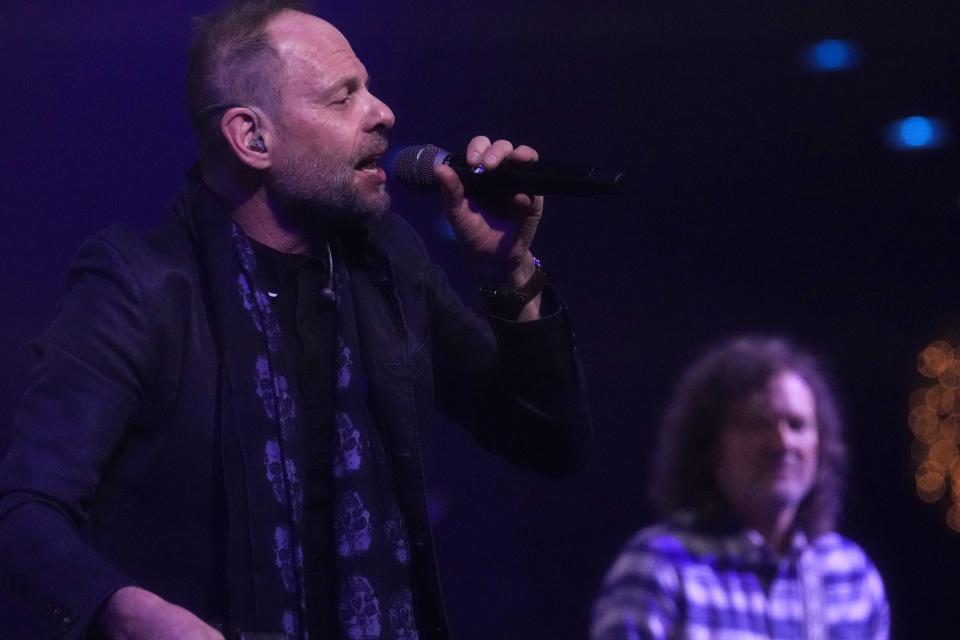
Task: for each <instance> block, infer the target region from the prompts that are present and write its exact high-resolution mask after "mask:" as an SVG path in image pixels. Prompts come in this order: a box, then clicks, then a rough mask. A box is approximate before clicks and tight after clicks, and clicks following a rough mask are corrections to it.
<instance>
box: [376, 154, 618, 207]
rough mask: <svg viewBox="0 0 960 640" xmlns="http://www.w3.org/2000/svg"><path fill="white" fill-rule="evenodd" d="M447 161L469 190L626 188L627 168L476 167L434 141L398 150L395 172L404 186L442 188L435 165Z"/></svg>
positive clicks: (588, 192)
mask: <svg viewBox="0 0 960 640" xmlns="http://www.w3.org/2000/svg"><path fill="white" fill-rule="evenodd" d="M440 164H445V165H447V166H449V167H450V168H451V169H453V170H454V171H456V172H457V175H458V176H460V180H461V181H462V182H463V186H464V188H465V189H466V191H467V193H470V194H474V195H476V194H480V193H495V192H509V193H528V194H530V195H548V194H559V195H568V196H598V195H608V194H617V193H620V191H621V190H622V189H623V183H624V178H623V172H622V171H614V170H610V169H597V168H594V167H583V166H576V165H569V164H560V163H558V162H504V163H503V164H501V165H500V166H498V167H497V168H496V169H491V170H488V171H484V170H483V169H482V168H479V170H474V169H473V168H471V167H470V166H468V165H467V160H466V158H465V157H464V156H463V155H461V154H453V153H450V152H449V151H444V150H443V149H440V148H439V147H435V146H433V145H432V144H425V145H419V146H414V147H405V148H403V149H401V150H400V151H399V152H398V153H397V159H396V161H395V162H394V163H393V175H394V176H395V177H396V178H397V181H398V182H400V184H402V185H403V186H405V187H407V188H408V189H412V190H413V191H419V192H421V193H426V192H429V191H435V190H437V189H439V188H440V185H439V183H438V182H437V181H436V180H435V179H434V177H433V167H434V166H437V165H440Z"/></svg>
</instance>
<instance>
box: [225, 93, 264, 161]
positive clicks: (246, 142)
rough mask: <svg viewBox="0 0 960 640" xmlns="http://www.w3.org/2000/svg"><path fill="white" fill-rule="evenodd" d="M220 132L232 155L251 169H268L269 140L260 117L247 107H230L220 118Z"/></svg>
mask: <svg viewBox="0 0 960 640" xmlns="http://www.w3.org/2000/svg"><path fill="white" fill-rule="evenodd" d="M220 131H221V132H222V133H223V137H224V138H225V139H226V141H227V146H229V147H230V149H231V151H233V155H234V156H236V158H237V159H238V160H239V161H240V162H242V163H243V164H245V165H247V166H248V167H250V168H251V169H258V170H263V169H268V168H269V167H270V165H271V162H270V140H269V135H268V132H267V131H265V130H264V127H263V126H262V120H261V119H260V115H259V114H258V113H257V112H256V111H254V110H253V109H250V108H249V107H232V108H230V109H227V110H226V111H225V112H224V114H223V117H222V118H220Z"/></svg>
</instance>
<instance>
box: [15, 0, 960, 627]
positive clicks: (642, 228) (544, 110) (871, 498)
mask: <svg viewBox="0 0 960 640" xmlns="http://www.w3.org/2000/svg"><path fill="white" fill-rule="evenodd" d="M409 4H410V6H408V5H407V3H404V4H399V3H396V4H395V3H387V2H350V3H337V4H336V5H334V4H333V3H330V6H322V5H321V9H320V13H321V15H324V16H326V17H327V18H328V19H330V21H331V22H333V23H334V24H336V25H338V26H339V27H340V28H341V29H342V30H343V31H344V33H345V34H346V35H347V37H348V38H349V39H350V40H351V42H352V43H353V45H354V49H355V50H356V51H357V53H358V55H359V56H360V57H361V59H362V60H364V62H365V63H366V65H367V67H368V69H369V70H370V73H371V75H372V77H373V81H374V84H373V89H374V91H375V93H377V94H378V95H379V96H380V97H382V98H383V99H384V100H385V101H386V102H387V103H388V104H390V105H391V106H392V107H393V109H394V111H395V112H396V113H397V116H398V123H397V126H396V128H395V129H394V132H393V135H392V144H393V146H394V147H395V148H399V147H401V146H405V145H408V144H414V143H419V142H433V143H436V144H439V145H441V146H446V147H448V148H455V149H456V148H460V147H462V146H463V145H464V144H465V143H466V141H467V139H468V138H469V137H470V136H471V135H473V134H475V133H486V134H488V135H490V136H491V137H507V138H509V139H512V140H515V141H523V142H526V143H529V144H531V145H533V146H535V147H536V148H538V149H539V150H540V152H541V157H543V158H548V159H553V160H568V161H578V162H584V163H592V164H597V165H602V166H609V167H619V168H623V169H625V170H626V171H627V172H628V174H629V177H630V180H631V183H632V184H631V186H632V190H631V192H630V193H628V194H627V195H625V196H623V197H620V198H613V199H595V200H576V199H561V198H554V199H552V200H550V201H549V202H548V209H547V213H546V218H545V220H544V222H543V225H542V231H541V233H540V236H539V238H538V242H537V246H536V250H537V251H536V252H537V254H538V255H539V256H540V257H541V258H542V259H543V261H544V263H545V265H546V266H547V269H548V270H549V273H550V276H551V278H552V280H553V282H554V283H556V285H557V286H558V288H559V289H560V290H561V291H562V293H563V295H564V297H565V298H566V300H567V302H568V304H569V306H570V308H571V309H572V311H573V313H574V315H575V320H576V325H577V329H578V336H579V344H580V347H581V351H582V354H583V361H584V365H585V368H586V371H587V375H588V380H589V386H590V396H591V403H592V409H593V415H594V420H595V425H596V431H597V436H596V449H595V454H594V457H593V462H592V465H591V467H590V469H589V470H588V471H587V472H586V473H585V474H583V475H581V476H580V477H577V478H573V479H567V480H561V481H549V480H544V479H541V478H538V477H535V476H533V475H531V474H529V473H527V472H524V471H520V470H517V469H514V468H512V467H510V466H509V465H508V464H506V463H504V462H501V461H499V460H497V459H495V458H493V457H492V456H489V455H488V454H486V453H484V452H482V451H480V450H478V449H477V448H476V447H474V446H473V445H472V444H471V443H470V442H469V441H468V440H467V438H466V437H464V436H463V435H462V434H461V433H460V432H459V431H458V430H457V429H455V428H452V427H451V428H448V427H449V425H443V427H444V428H442V429H438V430H437V433H436V434H435V450H434V455H433V459H432V469H433V474H432V486H433V491H434V499H433V502H434V511H435V513H436V519H437V525H436V528H437V533H438V535H439V539H440V554H441V566H442V570H443V573H444V577H445V587H446V592H447V596H448V600H449V611H450V616H451V620H452V623H453V626H454V628H455V630H456V631H458V632H459V635H460V637H461V638H464V639H468V640H472V639H477V640H479V639H481V638H483V639H487V638H571V639H572V638H582V637H584V636H585V633H586V626H587V621H588V618H589V605H590V602H591V600H592V598H593V596H594V594H595V593H596V590H597V586H598V584H599V581H600V579H601V576H602V575H603V572H604V571H605V570H606V568H607V566H608V565H609V563H610V561H611V560H612V558H613V557H614V555H615V554H616V553H617V551H618V549H619V548H620V546H621V545H622V544H623V542H624V541H625V540H626V538H627V537H628V535H629V534H630V533H631V532H632V531H634V530H635V529H636V528H638V527H639V526H642V525H644V524H647V523H649V522H651V521H652V519H653V517H654V514H653V513H652V512H651V511H650V509H649V507H648V506H647V504H646V502H645V490H646V487H647V478H648V475H649V474H648V468H649V461H650V453H651V447H652V445H653V442H654V438H653V433H654V430H655V425H656V422H657V419H658V417H659V412H660V410H661V408H662V406H663V404H664V402H665V400H666V398H667V396H668V394H669V391H670V388H671V386H672V384H673V382H674V381H675V380H676V378H677V376H678V375H679V373H680V372H681V371H682V369H683V367H684V366H685V364H686V363H688V362H689V361H690V359H691V358H693V357H695V356H696V355H697V353H699V352H700V350H701V349H703V348H704V347H705V346H707V345H709V344H711V343H713V342H715V341H716V340H718V339H722V338H724V337H728V336H730V335H733V334H735V333H738V332H740V331H744V330H751V331H763V332H775V333H782V334H785V335H788V336H792V337H794V338H796V339H797V340H799V341H800V342H801V343H803V344H805V345H807V346H809V347H811V348H812V349H814V350H815V351H817V352H819V353H821V354H824V355H825V356H826V357H827V359H828V361H829V363H830V364H831V367H832V371H833V373H834V375H835V377H836V379H837V381H838V383H839V388H840V392H841V396H842V398H843V400H844V402H845V405H846V408H847V416H848V423H849V440H850V444H851V449H852V452H853V456H852V458H853V460H852V473H851V486H850V490H849V498H848V501H847V510H846V513H845V516H844V519H843V522H842V526H841V530H842V531H843V532H845V533H847V534H849V535H851V536H852V537H854V538H855V539H857V540H858V541H860V542H861V543H862V545H863V546H864V547H865V548H866V549H867V551H868V553H869V554H870V555H871V556H872V557H873V558H874V560H875V561H876V564H877V565H878V566H879V568H880V570H881V572H882V573H883V575H884V576H885V579H886V583H887V587H888V591H889V595H890V599H891V602H892V607H893V616H894V623H895V627H894V630H895V634H896V635H897V636H899V637H910V638H921V637H943V636H944V635H947V634H950V633H952V632H955V630H956V628H957V625H956V623H955V622H952V621H954V620H956V606H957V605H956V594H957V592H958V591H957V589H956V588H955V586H954V584H955V580H956V579H957V577H958V576H957V570H958V567H960V565H958V560H960V551H958V549H960V546H958V544H960V537H958V536H960V534H956V533H953V532H951V531H950V530H949V529H948V528H947V527H946V525H945V523H944V519H943V512H944V505H927V504H924V503H921V502H920V501H919V500H918V499H916V498H915V496H914V489H913V472H912V467H911V460H910V443H911V434H910V432H909V430H908V428H907V424H906V416H907V411H908V409H907V398H908V395H909V393H910V391H911V389H913V388H914V387H915V386H917V385H918V384H920V382H921V381H920V380H919V378H918V374H917V373H916V366H915V360H916V355H917V353H918V352H919V351H920V350H921V349H922V348H923V346H924V345H926V344H927V343H928V342H930V341H932V340H934V339H936V338H937V337H940V336H941V335H947V334H949V333H950V332H952V331H955V330H956V329H957V328H958V326H960V325H958V324H957V323H956V322H955V320H954V318H955V317H956V316H957V312H958V311H960V284H958V283H957V274H958V273H960V264H958V253H957V233H958V230H960V211H958V190H960V180H958V174H960V157H958V155H960V153H958V145H957V144H956V143H955V142H954V143H951V144H947V145H946V146H944V147H942V148H940V149H936V150H931V151H921V152H910V153H904V152H896V151H892V150H890V149H888V148H886V147H885V146H884V141H883V137H882V134H881V132H882V130H883V127H884V126H885V125H886V123H888V122H889V121H891V120H893V119H896V118H902V117H905V116H908V115H912V114H925V115H932V116H937V117H940V118H942V119H943V120H944V121H945V122H947V123H948V124H951V125H952V126H953V128H954V133H955V140H956V135H957V134H960V117H958V114H960V109H958V107H960V73H958V72H960V38H958V27H960V4H958V3H957V2H956V1H955V0H949V1H947V0H942V1H937V0H919V1H913V2H906V1H901V2H892V1H889V0H874V1H872V2H853V1H849V0H845V1H841V2H836V1H833V2H803V3H785V2H784V3H781V2H763V1H761V0H753V1H749V2H748V1H744V0H728V1H727V2H714V3H710V2H694V1H692V0H674V1H673V2H669V3H668V2H613V1H611V0H597V1H595V2H593V3H591V4H587V3H582V2H573V1H572V0H554V1H551V2H544V1H536V2H529V3H526V4H523V5H519V4H517V3H513V2H505V1H503V0H488V1H487V2H483V3H477V2H468V1H466V0H449V1H447V2H438V1H436V0H429V1H425V2H418V3H415V4H414V3H409ZM212 6H213V4H212V3H211V2H187V1H186V0H173V1H170V0H168V1H167V2H163V3H143V2H136V3H133V2H121V1H119V0H115V1H108V0H90V1H88V2H84V3H79V2H76V3H67V2H53V1H51V0H39V1H37V0H35V1H33V2H30V3H19V2H18V3H14V2H13V1H12V0H4V4H3V7H2V8H0V24H2V25H3V27H4V29H3V30H4V35H3V37H2V41H3V42H2V43H0V56H2V57H0V60H2V62H0V115H2V126H0V145H2V154H0V158H2V159H0V193H2V194H3V203H4V204H3V206H2V215H3V218H2V219H3V232H2V233H0V252H2V255H3V256H4V265H5V268H4V269H3V272H2V275H0V296H2V300H3V306H4V309H5V310H4V311H3V316H4V330H3V332H2V333H0V353H2V354H3V357H4V365H5V366H4V367H3V368H2V374H0V375H2V378H0V430H2V431H4V432H5V431H6V430H7V425H9V423H10V420H11V417H12V415H13V413H14V411H15V409H16V405H17V402H18V399H19V397H20V394H21V393H22V390H23V388H24V385H25V381H26V372H27V370H28V368H29V366H30V362H31V357H30V353H29V349H28V346H27V343H28V341H29V340H30V339H32V338H34V337H37V336H38V335H39V334H40V333H41V332H42V331H43V329H44V327H45V326H46V324H47V323H48V322H49V320H50V318H51V317H52V315H53V313H54V308H55V303H56V300H57V298H58V296H59V294H60V292H61V289H62V282H63V274H64V271H65V268H66V266H67V264H68V262H69V260H70V257H71V256H72V254H73V252H74V251H75V250H76V248H77V247H78V245H79V243H80V242H81V241H82V239H83V238H84V237H86V236H87V235H89V234H90V233H92V232H93V231H95V230H97V229H99V228H101V227H103V226H106V225H108V224H112V223H114V222H123V223H126V224H130V225H133V226H136V227H141V228H146V227H148V226H151V225H153V224H155V223H156V222H157V221H158V220H160V219H161V217H162V216H163V214H164V208H165V206H166V204H167V202H169V200H170V199H171V197H172V196H173V194H174V193H175V191H176V189H177V188H178V185H179V184H180V181H181V178H182V175H183V173H184V172H185V170H186V169H187V167H188V166H189V165H190V163H191V162H192V159H193V155H194V146H193V142H192V137H191V133H190V129H189V125H188V121H187V118H186V116H185V108H184V106H183V104H184V90H183V84H184V83H183V75H184V68H185V59H186V47H187V41H188V37H189V16H190V15H191V14H195V13H198V12H203V11H206V10H208V9H209V8H211V7H212ZM828 37H841V38H849V39H852V40H855V41H856V42H857V43H859V45H860V47H861V50H862V52H863V59H862V64H861V66H860V67H859V68H858V69H856V70H853V71H851V72H849V73H843V74H826V75H816V74H810V73H807V72H806V71H804V69H803V68H802V67H801V66H800V65H799V64H798V53H799V51H800V50H801V48H802V47H803V46H804V45H806V44H808V43H810V42H813V41H817V40H821V39H823V38H828ZM394 194H395V199H394V201H395V208H396V209H397V210H398V211H399V212H400V213H402V214H404V215H405V216H407V217H408V218H409V219H410V220H412V221H413V222H414V224H415V225H416V226H417V227H418V228H419V229H420V230H421V232H422V233H423V235H424V237H425V239H426V240H427V242H428V244H429V245H430V247H431V250H432V251H433V252H434V255H435V257H436V258H437V259H438V260H439V261H440V262H442V263H444V264H445V265H449V267H450V271H451V277H452V279H453V280H454V281H455V282H456V283H459V284H460V285H461V290H463V291H466V292H469V291H471V290H472V287H473V284H472V283H471V281H470V280H469V278H468V277H467V275H466V273H465V272H464V269H463V267H462V265H461V263H460V259H459V256H458V253H457V249H456V247H455V246H454V245H452V244H451V243H450V242H449V241H448V240H446V239H445V238H444V235H443V233H442V230H441V227H440V226H439V225H438V223H437V220H438V219H437V215H438V213H439V205H438V203H437V202H436V201H435V200H434V199H430V198H427V199H423V198H420V197H413V196H407V195H405V194H401V193H398V192H397V189H394ZM468 295H469V294H468Z"/></svg>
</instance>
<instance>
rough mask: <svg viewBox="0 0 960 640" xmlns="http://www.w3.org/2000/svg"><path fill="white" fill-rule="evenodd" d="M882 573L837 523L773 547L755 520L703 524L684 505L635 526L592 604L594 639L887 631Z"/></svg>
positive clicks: (737, 638) (822, 639) (782, 637)
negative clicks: (747, 525) (783, 548)
mask: <svg viewBox="0 0 960 640" xmlns="http://www.w3.org/2000/svg"><path fill="white" fill-rule="evenodd" d="M889 627H890V612H889V607H888V605H887V600H886V596H885V594H884V589H883V581H882V580H881V578H880V574H879V573H878V572H877V570H876V568H875V567H874V566H873V563H872V562H870V559H869V558H867V556H866V554H865V553H864V552H863V550H862V549H860V547H858V546H857V545H856V544H854V543H853V542H851V541H849V540H847V539H846V538H844V537H842V536H840V535H839V534H836V533H827V534H823V535H820V536H818V537H817V538H816V539H814V540H813V541H812V542H808V540H807V538H806V536H804V535H803V534H802V533H797V534H795V535H794V537H793V539H792V540H791V546H790V549H789V550H788V551H787V552H786V553H785V554H783V555H781V556H776V555H774V554H773V552H772V551H771V550H770V549H769V547H768V546H767V545H766V544H765V543H764V540H763V538H762V536H760V534H759V533H757V532H756V531H753V530H740V531H735V530H728V531H725V532H718V531H708V530H706V529H705V528H702V527H697V526H696V525H695V524H694V519H693V518H692V517H691V516H690V515H689V514H681V515H677V516H675V517H673V518H671V519H669V520H668V521H667V522H665V523H662V524H658V525H655V526H652V527H649V528H647V529H643V530H641V531H640V532H639V533H637V534H636V535H635V536H634V537H633V539H631V540H630V542H629V543H628V544H627V546H626V548H625V549H624V550H623V552H622V553H621V554H620V556H619V557H618V558H617V560H616V562H614V563H613V566H612V567H611V568H610V571H609V572H608V573H607V576H606V578H605V579H604V582H603V587H602V589H601V592H600V596H599V597H598V598H597V601H596V602H595V603H594V606H593V622H592V624H591V628H590V634H591V638H592V640H636V639H640V638H643V639H648V638H657V639H661V638H663V639H666V638H691V639H697V640H699V639H706V638H710V639H713V640H721V639H722V640H759V639H761V638H777V639H778V640H788V639H794V638H796V639H801V638H802V639H804V640H827V639H831V640H837V639H840V638H843V639H851V640H852V639H854V638H856V639H858V640H859V639H862V638H869V639H885V638H887V637H889Z"/></svg>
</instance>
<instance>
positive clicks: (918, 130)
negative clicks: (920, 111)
mask: <svg viewBox="0 0 960 640" xmlns="http://www.w3.org/2000/svg"><path fill="white" fill-rule="evenodd" d="M900 139H901V140H903V144H905V145H907V146H908V147H925V146H927V145H928V144H930V142H931V141H933V124H932V123H931V122H930V120H928V119H927V118H924V117H922V116H913V117H910V118H907V119H906V120H904V121H903V122H901V123H900Z"/></svg>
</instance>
